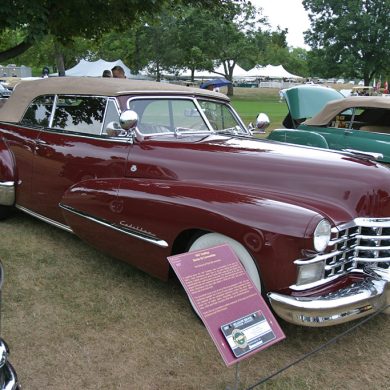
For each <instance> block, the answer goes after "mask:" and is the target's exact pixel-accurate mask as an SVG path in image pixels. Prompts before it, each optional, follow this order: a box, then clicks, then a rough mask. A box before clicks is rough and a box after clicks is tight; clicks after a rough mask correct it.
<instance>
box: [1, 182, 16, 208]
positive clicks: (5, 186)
mask: <svg viewBox="0 0 390 390" xmlns="http://www.w3.org/2000/svg"><path fill="white" fill-rule="evenodd" d="M14 203H15V182H13V181H3V182H0V205H2V206H13V204H14Z"/></svg>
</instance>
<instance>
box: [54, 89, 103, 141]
mask: <svg viewBox="0 0 390 390" xmlns="http://www.w3.org/2000/svg"><path fill="white" fill-rule="evenodd" d="M106 102H107V99H106V98H102V97H91V96H61V95H60V96H58V100H57V104H56V109H55V112H54V118H53V124H52V127H53V128H56V129H61V130H66V131H73V132H77V133H85V134H96V135H99V134H100V133H101V129H102V124H103V118H104V112H105V108H106Z"/></svg>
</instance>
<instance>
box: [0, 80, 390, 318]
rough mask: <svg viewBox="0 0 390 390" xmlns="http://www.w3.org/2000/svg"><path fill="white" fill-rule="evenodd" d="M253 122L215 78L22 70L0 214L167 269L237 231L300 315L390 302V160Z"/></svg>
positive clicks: (284, 308)
mask: <svg viewBox="0 0 390 390" xmlns="http://www.w3.org/2000/svg"><path fill="white" fill-rule="evenodd" d="M251 134H252V133H251V129H247V128H246V127H245V125H244V124H243V123H242V121H241V119H240V118H239V116H238V115H237V114H236V113H235V111H234V110H233V109H232V107H231V106H230V105H229V99H228V98H227V97H226V96H224V95H222V94H219V93H214V92H211V91H207V90H202V89H196V88H188V87H180V86H175V85H169V84H161V83H152V82H141V81H130V80H122V79H102V78H99V79H98V78H96V79H92V78H49V79H42V80H38V81H29V82H23V83H21V84H19V85H18V86H17V87H16V88H15V90H14V92H13V94H12V95H11V97H10V98H9V99H8V101H7V102H6V103H5V105H4V106H3V107H2V108H1V110H0V216H1V217H2V218H5V217H6V216H8V215H9V214H10V211H12V209H13V208H17V209H19V210H22V211H24V212H26V213H28V214H31V215H33V216H35V217H37V218H40V219H42V220H44V221H46V222H48V223H50V224H52V225H54V226H57V227H59V228H62V229H65V230H67V231H68V232H71V233H74V234H76V235H77V236H79V237H80V238H81V239H82V240H85V241H86V242H88V243H90V244H92V245H94V246H95V247H97V248H99V249H101V250H102V251H104V252H106V253H109V254H111V255H112V256H115V257H117V258H119V259H122V260H124V261H127V262H129V263H131V264H133V265H134V266H136V267H138V268H140V269H142V270H144V271H145V272H148V273H150V274H152V275H154V276H156V277H159V278H162V279H164V278H167V277H168V274H169V263H168V261H167V256H170V255H173V254H178V253H182V252H185V251H191V250H196V249H202V248H206V247H210V246H214V245H217V244H221V243H228V244H229V245H230V246H231V247H232V248H233V250H234V251H235V252H236V253H237V255H238V257H239V259H240V261H241V262H242V264H243V265H244V267H245V269H246V270H247V273H248V275H249V276H250V277H251V279H252V280H253V281H254V283H255V285H256V286H257V288H258V289H259V290H261V292H262V293H264V295H267V297H268V300H269V303H270V305H271V306H272V308H273V310H274V311H275V312H276V314H277V315H279V316H280V317H282V318H284V319H285V320H287V321H289V322H292V323H295V324H300V325H306V326H327V325H333V324H337V323H341V322H345V321H349V320H352V319H355V318H359V317H362V316H365V315H368V314H370V313H373V312H376V311H378V310H381V309H382V308H384V307H385V306H386V305H387V304H388V303H389V302H390V298H389V285H390V283H389V281H390V170H389V169H388V168H385V167H383V166H381V165H379V164H377V163H375V162H372V161H370V160H369V159H368V158H369V157H367V158H364V157H362V158H358V157H356V156H353V155H352V154H348V153H337V152H332V151H325V150H321V149H312V148H308V147H304V146H292V145H286V144H280V143H277V142H272V141H264V140H260V139H256V138H255V137H253V136H252V135H251Z"/></svg>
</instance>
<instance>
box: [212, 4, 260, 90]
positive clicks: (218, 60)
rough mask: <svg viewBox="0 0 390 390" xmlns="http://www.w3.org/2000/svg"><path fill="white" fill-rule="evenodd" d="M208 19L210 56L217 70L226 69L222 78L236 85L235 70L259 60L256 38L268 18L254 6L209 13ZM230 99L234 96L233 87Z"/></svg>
mask: <svg viewBox="0 0 390 390" xmlns="http://www.w3.org/2000/svg"><path fill="white" fill-rule="evenodd" d="M205 17H207V18H208V20H209V33H208V35H207V40H208V48H207V52H208V55H209V57H210V58H213V59H214V66H215V65H222V67H223V72H221V73H220V75H222V76H224V77H225V78H226V79H227V80H230V81H233V72H234V68H235V66H236V65H237V64H238V63H239V62H240V61H241V60H243V59H245V58H246V59H248V58H255V57H256V56H257V53H256V45H255V39H254V37H255V36H256V33H257V32H258V31H259V29H260V27H259V26H260V25H262V24H263V23H264V22H265V18H263V17H262V16H261V12H260V11H258V10H257V9H256V8H255V7H254V6H253V5H252V4H251V3H250V2H249V3H235V4H234V5H233V6H232V7H230V8H228V9H226V10H224V12H212V11H211V12H208V13H207V15H206V13H205ZM209 70H211V71H212V70H213V69H212V68H211V69H209ZM228 95H233V85H232V84H229V86H228Z"/></svg>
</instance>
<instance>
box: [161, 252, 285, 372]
mask: <svg viewBox="0 0 390 390" xmlns="http://www.w3.org/2000/svg"><path fill="white" fill-rule="evenodd" d="M168 261H169V263H170V264H171V266H172V268H173V270H174V271H175V273H176V275H177V276H178V278H179V280H180V282H181V283H182V285H183V287H184V288H185V290H186V292H187V294H188V296H189V298H190V299H191V302H192V303H193V305H194V307H195V309H196V311H197V312H198V314H199V316H200V317H201V319H202V321H203V322H204V324H205V326H206V328H207V330H208V332H209V334H210V336H211V337H212V339H213V341H214V343H215V345H216V346H217V348H218V350H219V352H220V354H221V356H222V358H223V360H224V362H225V364H226V365H227V366H230V365H232V364H234V363H236V362H238V361H239V360H241V359H244V358H246V357H248V356H250V355H252V354H254V353H256V352H258V351H260V350H262V349H264V348H267V347H269V346H271V345H273V344H275V343H277V342H278V341H280V340H282V339H284V338H285V336H284V334H283V331H282V330H281V328H280V326H279V324H278V323H277V321H276V320H275V318H274V316H273V314H272V313H271V311H270V309H269V308H268V306H267V304H266V303H265V301H264V299H263V297H262V296H261V294H260V293H259V291H258V290H257V289H256V287H255V285H254V284H253V282H252V280H251V279H250V278H249V277H248V274H247V273H246V271H245V268H244V267H243V266H242V264H241V262H240V261H239V259H238V258H237V256H236V255H235V253H234V252H233V250H232V249H231V248H230V246H229V245H220V246H216V247H212V248H207V249H203V250H199V251H194V252H188V253H183V254H180V255H177V256H171V257H168Z"/></svg>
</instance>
